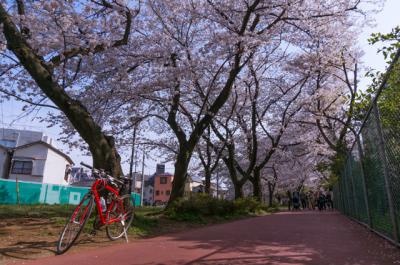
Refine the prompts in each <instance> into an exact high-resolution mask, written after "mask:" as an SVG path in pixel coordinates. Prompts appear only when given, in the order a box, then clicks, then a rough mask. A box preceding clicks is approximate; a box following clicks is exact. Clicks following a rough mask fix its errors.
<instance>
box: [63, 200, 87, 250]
mask: <svg viewBox="0 0 400 265" xmlns="http://www.w3.org/2000/svg"><path fill="white" fill-rule="evenodd" d="M92 210H93V197H92V194H90V193H88V194H86V195H85V196H84V197H83V199H82V201H81V202H80V203H79V204H78V206H76V208H75V210H74V212H73V213H72V215H71V217H70V218H69V219H68V220H67V223H66V224H65V226H64V229H63V231H62V232H61V234H60V238H59V240H58V243H57V254H63V253H65V252H66V251H67V250H68V249H69V248H70V247H71V246H72V244H73V243H74V242H75V240H76V239H77V238H78V236H79V234H80V233H81V231H82V229H83V227H84V226H85V224H86V223H87V221H88V219H89V217H90V215H91V213H92Z"/></svg>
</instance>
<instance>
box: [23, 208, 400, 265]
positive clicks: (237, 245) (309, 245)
mask: <svg viewBox="0 0 400 265" xmlns="http://www.w3.org/2000/svg"><path fill="white" fill-rule="evenodd" d="M24 264H31V265H33V264H38V265H39V264H40V265H46V264H51V265H56V264H65V265H81V264H84V265H91V264H95V265H103V264H107V265H108V264H118V265H124V264H129V265H131V264H147V265H150V264H151V265H161V264H166V265H170V264H279V265H283V264H287V265H294V264H318V265H323V264H329V265H330V264H338V265H353V264H354V265H355V264H357V265H359V264H360V265H361V264H362V265H364V264H368V265H370V264H377V265H385V264H399V265H400V250H399V249H397V248H395V247H393V246H391V245H390V244H388V243H386V241H384V240H382V239H381V238H379V237H377V236H376V235H375V234H373V233H372V232H369V231H368V230H366V229H365V228H364V227H362V226H360V225H358V224H356V223H354V222H352V221H350V220H349V219H347V218H346V217H344V216H342V215H340V214H339V213H336V212H325V213H317V212H297V213H293V212H292V213H279V214H274V215H271V216H265V217H257V218H250V219H246V220H241V221H235V222H232V223H228V224H221V225H214V226H209V227H205V228H200V229H195V230H190V231H187V232H184V233H178V234H172V235H169V236H162V237H156V238H152V239H146V240H137V241H135V242H133V243H130V244H118V245H113V246H111V247H106V248H99V249H96V250H90V251H86V252H79V253H74V254H68V253H67V254H65V255H62V256H55V257H49V258H44V259H40V260H36V261H33V262H25V263H24Z"/></svg>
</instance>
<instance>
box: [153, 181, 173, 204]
mask: <svg viewBox="0 0 400 265" xmlns="http://www.w3.org/2000/svg"><path fill="white" fill-rule="evenodd" d="M173 180H174V176H173V175H172V174H170V173H162V174H156V175H155V176H154V204H156V205H160V204H166V203H167V202H168V200H169V196H170V195H171V190H172V181H173Z"/></svg>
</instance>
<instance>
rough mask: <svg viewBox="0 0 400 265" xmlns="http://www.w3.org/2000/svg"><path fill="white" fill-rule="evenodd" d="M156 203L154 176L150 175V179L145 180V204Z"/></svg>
mask: <svg viewBox="0 0 400 265" xmlns="http://www.w3.org/2000/svg"><path fill="white" fill-rule="evenodd" d="M153 203H154V176H149V177H148V179H147V180H146V179H145V181H144V189H143V204H144V205H153Z"/></svg>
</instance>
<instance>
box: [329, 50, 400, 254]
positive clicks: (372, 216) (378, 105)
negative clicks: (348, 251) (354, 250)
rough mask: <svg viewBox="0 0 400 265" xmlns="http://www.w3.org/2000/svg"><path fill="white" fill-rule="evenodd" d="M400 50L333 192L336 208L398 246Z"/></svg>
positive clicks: (399, 228)
mask: <svg viewBox="0 0 400 265" xmlns="http://www.w3.org/2000/svg"><path fill="white" fill-rule="evenodd" d="M399 57H400V50H399V51H397V53H396V56H395V57H394V60H393V62H392V63H391V65H390V67H389V68H388V69H387V71H386V73H385V76H384V77H383V78H382V82H381V85H380V87H379V88H378V90H377V93H376V95H375V97H374V99H373V101H372V103H371V106H370V108H369V110H368V112H367V114H366V117H365V119H364V121H363V123H362V125H361V127H360V129H359V131H358V134H357V135H356V137H355V139H356V140H355V143H354V145H353V146H352V148H351V150H350V152H349V153H348V155H347V158H346V160H345V165H344V167H343V169H342V174H341V175H340V177H339V181H338V183H337V185H336V186H335V187H334V197H335V205H336V208H337V209H339V210H340V211H341V212H342V213H344V214H345V215H347V216H349V217H351V218H353V219H354V220H356V221H358V222H360V223H362V224H364V225H366V226H367V227H368V228H369V229H371V230H372V231H374V232H376V233H378V234H379V235H381V236H383V237H385V238H386V239H388V240H390V241H391V242H392V243H394V244H396V245H398V246H400V241H399V238H400V231H399V230H400V73H399V69H400V64H399Z"/></svg>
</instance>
